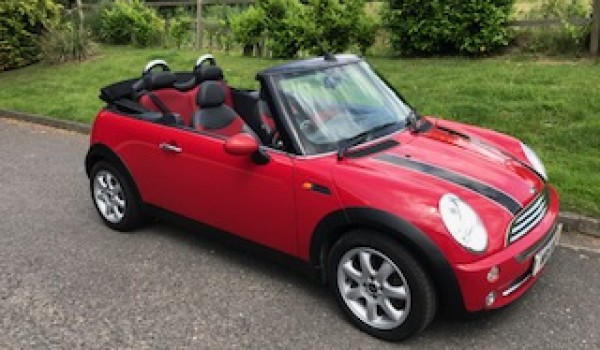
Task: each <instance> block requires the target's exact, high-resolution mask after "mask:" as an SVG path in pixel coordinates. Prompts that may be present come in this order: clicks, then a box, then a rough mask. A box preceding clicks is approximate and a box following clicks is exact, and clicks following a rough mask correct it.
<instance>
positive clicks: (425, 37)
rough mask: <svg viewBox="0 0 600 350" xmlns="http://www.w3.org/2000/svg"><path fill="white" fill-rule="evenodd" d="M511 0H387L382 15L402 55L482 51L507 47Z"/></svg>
mask: <svg viewBox="0 0 600 350" xmlns="http://www.w3.org/2000/svg"><path fill="white" fill-rule="evenodd" d="M513 5H514V0H468V1H465V0H446V1H441V0H432V1H426V2H423V1H420V0H388V4H387V6H384V7H383V11H382V18H383V22H384V25H385V26H386V27H387V28H388V30H389V33H390V42H391V44H392V47H393V48H394V50H395V51H396V52H397V53H398V54H401V55H430V54H456V53H461V54H485V53H489V52H494V51H497V50H499V49H500V48H502V47H504V46H507V45H508V44H509V42H510V36H509V31H508V29H507V27H506V26H505V24H506V22H507V21H508V19H509V16H510V14H511V11H512V8H513Z"/></svg>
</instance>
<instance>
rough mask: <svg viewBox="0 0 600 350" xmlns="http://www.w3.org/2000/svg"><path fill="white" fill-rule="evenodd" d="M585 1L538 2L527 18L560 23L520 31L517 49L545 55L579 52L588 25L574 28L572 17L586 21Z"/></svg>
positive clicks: (586, 39)
mask: <svg viewBox="0 0 600 350" xmlns="http://www.w3.org/2000/svg"><path fill="white" fill-rule="evenodd" d="M591 10H592V9H591V6H590V2H589V1H587V0H572V1H563V0H542V1H541V2H540V3H539V4H538V5H537V6H535V7H533V8H532V9H531V10H530V11H529V12H528V13H527V14H526V15H525V17H526V18H529V19H556V18H558V19H560V21H561V24H560V25H559V26H553V27H541V28H532V29H524V30H520V31H519V34H518V40H517V46H518V47H519V49H520V50H521V51H523V52H530V53H543V54H547V55H556V54H570V53H575V54H577V53H580V52H582V51H584V50H585V49H586V46H587V43H588V41H589V35H590V26H589V25H583V26H581V25H575V24H573V23H571V21H570V20H571V19H572V18H578V17H582V18H588V17H589V15H590V13H591Z"/></svg>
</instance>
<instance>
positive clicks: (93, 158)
mask: <svg viewBox="0 0 600 350" xmlns="http://www.w3.org/2000/svg"><path fill="white" fill-rule="evenodd" d="M99 161H106V162H109V163H110V164H112V165H113V166H115V167H117V169H119V170H120V171H121V172H122V173H123V176H125V179H126V180H127V181H128V182H129V183H130V184H131V186H132V188H133V192H134V195H135V196H136V197H137V198H138V199H141V196H140V193H139V190H138V187H137V184H136V182H135V181H134V179H133V177H132V176H131V173H130V172H129V169H127V167H126V166H125V163H123V161H122V160H121V158H119V156H118V155H117V154H116V153H115V152H114V151H113V150H111V149H110V148H109V147H108V146H106V145H104V144H101V143H96V144H94V145H92V146H91V147H90V149H89V150H88V152H87V154H86V156H85V173H86V174H87V176H88V177H90V175H91V174H90V173H91V172H92V168H93V167H94V165H95V164H96V163H98V162H99Z"/></svg>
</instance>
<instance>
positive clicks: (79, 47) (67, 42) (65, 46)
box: [41, 19, 97, 63]
mask: <svg viewBox="0 0 600 350" xmlns="http://www.w3.org/2000/svg"><path fill="white" fill-rule="evenodd" d="M78 27H79V24H78V23H77V21H74V20H73V19H69V20H66V21H64V22H60V23H58V24H56V25H55V26H53V27H52V28H50V29H49V30H48V31H47V32H46V33H44V34H43V35H42V41H41V49H42V54H43V57H44V58H43V59H44V61H46V62H48V63H63V62H66V61H72V60H83V59H85V58H87V57H89V56H90V55H92V54H94V53H95V52H96V50H97V46H96V44H95V43H94V42H92V40H91V34H90V31H89V30H88V29H83V30H79V28H78Z"/></svg>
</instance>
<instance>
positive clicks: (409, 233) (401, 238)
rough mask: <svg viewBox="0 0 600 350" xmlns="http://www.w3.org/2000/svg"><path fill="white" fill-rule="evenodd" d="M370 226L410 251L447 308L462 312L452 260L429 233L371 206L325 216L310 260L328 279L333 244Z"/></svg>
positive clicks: (442, 304) (318, 230)
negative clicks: (327, 259) (424, 270)
mask: <svg viewBox="0 0 600 350" xmlns="http://www.w3.org/2000/svg"><path fill="white" fill-rule="evenodd" d="M356 229H368V230H374V231H377V232H379V233H381V234H383V235H386V236H388V237H391V238H393V239H394V240H395V241H397V242H398V243H399V244H401V245H403V246H404V247H405V248H407V249H408V250H409V251H411V252H412V253H413V254H414V256H415V258H417V259H418V260H419V262H421V263H422V264H423V266H424V267H425V269H426V271H427V272H428V273H429V275H430V276H431V278H432V280H433V283H434V286H435V288H436V290H437V291H439V293H438V298H439V300H440V302H441V306H442V308H443V310H444V311H446V312H447V313H449V314H454V313H457V314H463V313H464V312H465V307H464V303H463V299H462V295H461V292H460V288H459V285H458V281H457V280H456V275H455V274H454V270H453V269H452V267H451V265H450V263H449V262H448V261H447V260H446V258H445V257H444V255H443V254H442V252H441V251H440V250H439V249H438V248H437V246H436V245H435V243H433V241H432V240H431V239H429V237H427V235H426V234H424V233H423V232H421V231H420V230H419V229H418V228H417V227H415V226H414V225H412V224H411V223H409V222H407V221H405V220H403V219H401V218H399V217H397V216H395V215H393V214H390V213H387V212H384V211H381V210H377V209H372V208H346V209H344V210H339V211H336V212H333V213H330V214H329V215H327V216H326V217H325V218H323V219H322V220H321V221H320V222H319V224H318V225H317V227H316V229H315V231H314V232H313V236H312V240H311V244H310V256H309V261H310V264H311V266H313V267H315V268H316V269H317V270H318V271H320V274H321V275H320V277H321V281H322V282H325V281H326V280H327V276H326V269H325V268H324V267H325V261H326V258H327V255H328V254H329V251H330V249H331V247H332V246H333V244H334V243H335V242H336V241H337V240H338V239H339V238H340V237H341V236H342V235H344V234H345V233H347V232H348V231H350V230H356Z"/></svg>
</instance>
